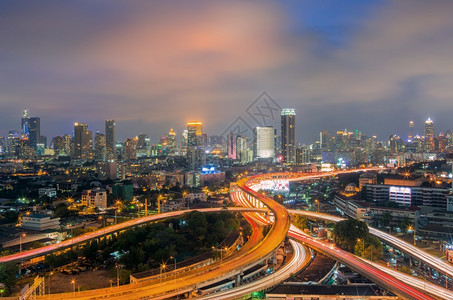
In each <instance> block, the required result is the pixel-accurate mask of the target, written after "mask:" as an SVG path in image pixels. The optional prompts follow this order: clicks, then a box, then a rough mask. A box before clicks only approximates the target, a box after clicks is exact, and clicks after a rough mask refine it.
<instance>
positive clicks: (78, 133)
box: [74, 123, 93, 160]
mask: <svg viewBox="0 0 453 300" xmlns="http://www.w3.org/2000/svg"><path fill="white" fill-rule="evenodd" d="M92 156H93V133H92V132H91V131H89V130H88V124H86V123H74V158H75V159H85V160H89V159H92Z"/></svg>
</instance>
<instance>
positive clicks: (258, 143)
mask: <svg viewBox="0 0 453 300" xmlns="http://www.w3.org/2000/svg"><path fill="white" fill-rule="evenodd" d="M253 134H254V144H255V147H254V156H255V158H258V159H259V158H274V156H275V137H274V134H275V133H274V128H273V127H272V126H266V127H255V128H254V130H253Z"/></svg>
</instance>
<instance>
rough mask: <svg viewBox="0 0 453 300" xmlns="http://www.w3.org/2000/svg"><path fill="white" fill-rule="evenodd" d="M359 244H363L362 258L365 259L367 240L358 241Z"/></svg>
mask: <svg viewBox="0 0 453 300" xmlns="http://www.w3.org/2000/svg"><path fill="white" fill-rule="evenodd" d="M357 242H359V243H360V242H362V256H363V257H364V258H365V240H361V239H357Z"/></svg>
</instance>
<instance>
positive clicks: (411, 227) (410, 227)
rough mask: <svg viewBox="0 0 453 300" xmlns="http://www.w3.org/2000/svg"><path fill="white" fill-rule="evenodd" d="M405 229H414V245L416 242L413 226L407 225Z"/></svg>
mask: <svg viewBox="0 0 453 300" xmlns="http://www.w3.org/2000/svg"><path fill="white" fill-rule="evenodd" d="M407 229H408V230H413V231H414V246H415V244H416V240H415V226H412V225H409V226H408V227H407Z"/></svg>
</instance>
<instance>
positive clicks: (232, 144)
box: [228, 133, 238, 159]
mask: <svg viewBox="0 0 453 300" xmlns="http://www.w3.org/2000/svg"><path fill="white" fill-rule="evenodd" d="M237 137H238V136H237V135H236V134H233V133H230V134H229V135H228V158H230V159H237V158H238V157H237Z"/></svg>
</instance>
